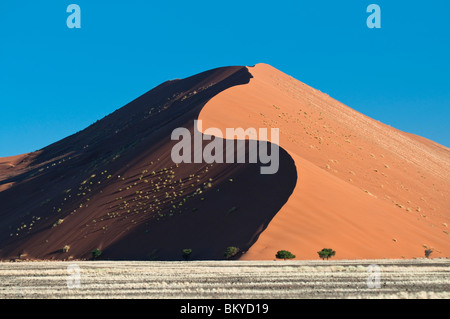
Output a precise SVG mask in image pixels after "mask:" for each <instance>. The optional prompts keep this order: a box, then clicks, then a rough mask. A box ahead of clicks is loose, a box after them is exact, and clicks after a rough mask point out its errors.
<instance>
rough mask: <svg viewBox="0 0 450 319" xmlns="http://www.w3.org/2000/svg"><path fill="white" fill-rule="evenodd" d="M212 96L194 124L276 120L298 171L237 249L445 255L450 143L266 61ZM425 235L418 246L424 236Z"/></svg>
mask: <svg viewBox="0 0 450 319" xmlns="http://www.w3.org/2000/svg"><path fill="white" fill-rule="evenodd" d="M249 70H250V73H251V74H252V75H253V78H252V79H251V80H250V83H249V84H247V85H244V86H238V87H233V88H230V89H227V90H226V91H224V92H222V93H220V94H219V95H218V96H216V97H215V98H214V99H212V100H211V101H210V102H209V103H208V104H207V105H206V106H205V107H204V108H203V109H202V112H201V113H200V117H199V119H201V120H203V128H204V129H206V128H208V127H218V128H221V129H224V128H226V127H243V128H247V127H278V128H280V146H281V147H283V148H284V149H286V151H287V152H288V153H289V154H290V155H291V156H292V157H293V159H294V160H295V165H296V167H297V173H298V180H297V185H296V187H295V190H294V192H293V194H292V196H291V197H290V198H289V200H288V202H287V203H286V204H285V205H284V206H283V208H282V209H281V210H280V212H278V214H277V215H276V216H275V218H274V219H273V220H272V221H271V223H270V224H269V226H268V228H267V229H266V230H265V231H264V232H263V233H262V234H261V236H260V237H259V239H258V240H257V242H256V243H255V244H254V245H253V246H252V247H251V249H250V250H249V251H248V252H247V253H246V254H245V255H244V256H243V257H242V258H243V259H273V257H274V255H275V254H276V252H277V251H278V250H281V249H287V250H289V251H291V252H293V253H294V254H295V255H296V256H297V258H300V259H314V258H317V251H319V250H321V249H322V248H328V247H331V248H333V249H334V250H336V251H337V255H336V258H400V257H405V258H411V257H421V256H423V254H424V249H425V247H432V248H433V249H434V251H435V252H434V256H436V257H438V256H446V257H448V256H450V240H449V239H450V238H449V235H448V232H447V231H448V228H447V226H446V225H448V223H449V218H450V196H449V195H450V194H449V186H450V183H449V181H450V176H449V172H450V150H449V149H448V148H446V147H444V146H441V145H439V144H436V143H434V142H432V141H429V140H427V139H424V138H421V137H417V136H414V135H411V134H407V133H404V132H401V131H398V130H396V129H394V128H392V127H390V126H387V125H384V124H382V123H380V122H378V121H375V120H373V119H370V118H368V117H366V116H364V115H362V114H360V113H358V112H356V111H355V110H353V109H351V108H349V107H347V106H345V105H343V104H342V103H339V102H338V101H336V100H334V99H332V98H330V97H329V96H328V95H326V94H324V93H321V92H320V91H318V90H315V89H313V88H311V87H309V86H307V85H305V84H303V83H301V82H299V81H297V80H295V79H293V78H292V77H290V76H288V75H286V74H284V73H282V72H280V71H278V70H276V69H274V68H273V67H271V66H269V65H266V64H258V65H256V66H255V67H252V68H249ZM425 245H426V246H425Z"/></svg>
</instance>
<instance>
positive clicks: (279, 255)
mask: <svg viewBox="0 0 450 319" xmlns="http://www.w3.org/2000/svg"><path fill="white" fill-rule="evenodd" d="M275 257H276V258H278V259H293V258H295V255H294V254H292V253H291V252H290V251H287V250H279V251H278V252H277V254H276V255H275Z"/></svg>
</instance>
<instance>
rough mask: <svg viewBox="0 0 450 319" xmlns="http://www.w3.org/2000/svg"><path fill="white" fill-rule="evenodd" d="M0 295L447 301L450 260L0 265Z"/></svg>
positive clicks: (449, 295)
mask: <svg viewBox="0 0 450 319" xmlns="http://www.w3.org/2000/svg"><path fill="white" fill-rule="evenodd" d="M370 265H377V266H379V270H380V273H379V274H380V276H379V278H380V281H379V283H380V285H379V286H380V287H379V288H377V287H376V286H377V282H376V278H377V275H376V273H374V272H370V268H369V266H370ZM68 266H71V267H69V268H68ZM77 269H78V270H79V276H78V274H77ZM373 269H374V270H376V268H373ZM77 279H79V281H77ZM368 282H369V283H370V284H371V286H372V287H373V286H375V287H373V288H370V287H369V285H368ZM78 283H79V287H77V284H78ZM0 298H186V299H191V298H215V299H219V298H243V299H249V298H251V299H253V298H277V299H281V298H450V259H429V260H428V259H414V260H329V261H326V260H325V261H322V260H317V261H282V260H277V261H188V262H163V261H144V262H137V261H73V262H16V263H14V262H2V263H0Z"/></svg>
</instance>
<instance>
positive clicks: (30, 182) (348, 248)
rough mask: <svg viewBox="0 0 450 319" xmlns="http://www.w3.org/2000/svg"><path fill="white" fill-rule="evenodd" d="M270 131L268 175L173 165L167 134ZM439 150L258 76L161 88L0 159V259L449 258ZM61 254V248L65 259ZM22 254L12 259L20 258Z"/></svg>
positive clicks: (224, 76)
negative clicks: (276, 164) (273, 146)
mask: <svg viewBox="0 0 450 319" xmlns="http://www.w3.org/2000/svg"><path fill="white" fill-rule="evenodd" d="M197 118H198V119H201V120H202V121H203V130H205V129H207V128H208V127H218V128H221V129H225V128H226V127H243V128H248V127H255V128H260V127H268V128H269V127H277V128H280V142H279V144H280V146H281V148H280V170H279V172H278V173H277V174H274V175H261V174H259V167H260V164H259V163H257V164H207V163H205V162H202V163H198V164H183V163H182V164H179V165H175V164H174V163H173V162H172V160H171V157H170V152H171V149H172V146H173V145H174V144H175V143H176V141H171V139H170V134H171V132H172V131H173V129H174V128H177V127H186V128H188V129H190V130H191V132H193V131H194V129H195V128H194V127H193V125H194V122H193V121H194V120H195V119H197ZM449 168H450V150H449V149H448V148H446V147H443V146H441V145H439V144H436V143H434V142H431V141H429V140H427V139H424V138H421V137H417V136H414V135H411V134H407V133H403V132H400V131H398V130H396V129H393V128H391V127H389V126H386V125H384V124H382V123H379V122H377V121H374V120H372V119H370V118H368V117H366V116H364V115H362V114H360V113H358V112H356V111H354V110H352V109H350V108H349V107H347V106H345V105H343V104H341V103H339V102H337V101H335V100H333V99H332V98H330V97H329V96H327V95H326V94H323V93H321V92H319V91H317V90H315V89H313V88H311V87H309V86H307V85H305V84H303V83H301V82H299V81H297V80H295V79H293V78H291V77H289V76H287V75H286V74H284V73H282V72H280V71H278V70H276V69H274V68H272V67H270V66H268V65H264V64H258V65H256V66H255V67H251V68H245V67H226V68H218V69H214V70H211V71H207V72H203V73H201V74H198V75H195V76H192V77H189V78H186V79H183V80H175V81H168V82H165V83H163V84H161V85H160V86H158V87H156V88H154V89H153V90H151V91H149V92H148V93H146V94H144V95H143V96H141V97H139V98H138V99H136V100H134V101H132V102H130V103H129V104H127V105H126V106H124V107H123V108H121V109H119V110H117V111H116V112H114V113H112V114H110V115H108V116H107V117H105V118H104V119H102V120H100V121H98V122H96V123H95V124H93V125H91V126H90V127H88V128H86V129H85V130H83V131H81V132H78V133H77V134H74V135H72V136H69V137H67V138H66V139H63V140H61V141H59V142H57V143H54V144H52V145H50V146H48V147H46V148H44V149H42V150H40V151H37V152H33V153H29V154H24V155H20V156H17V157H10V158H2V159H0V207H1V209H0V259H9V258H17V256H21V257H22V258H30V259H33V258H37V259H72V258H75V259H77V258H81V259H85V258H90V257H91V251H92V250H93V249H94V248H100V249H101V250H102V251H103V254H102V256H101V257H102V258H105V259H162V260H176V259H180V258H181V250H182V249H183V248H192V249H193V254H192V258H193V259H221V258H223V252H224V250H225V248H226V247H227V246H238V247H240V248H241V249H242V250H243V251H246V252H245V253H244V254H242V255H241V256H240V258H242V259H273V258H274V256H275V253H276V251H278V250H281V249H287V250H290V251H291V252H293V253H294V254H295V255H296V256H297V258H298V259H316V258H318V256H317V251H318V250H321V249H322V248H328V247H330V248H333V249H334V250H336V252H337V255H336V257H335V258H400V257H402V256H404V257H406V258H409V257H422V256H423V255H424V249H425V248H426V247H432V248H433V249H434V253H433V255H432V256H434V257H449V256H450V245H449V237H448V236H449V233H448V231H447V230H448V228H447V226H446V225H447V224H448V223H449V217H450V202H449V196H448V195H449V184H450V183H449V175H448V173H449V171H450V170H449ZM65 246H66V248H68V249H66V251H64V250H63V249H62V248H63V247H65ZM24 256H25V257H24Z"/></svg>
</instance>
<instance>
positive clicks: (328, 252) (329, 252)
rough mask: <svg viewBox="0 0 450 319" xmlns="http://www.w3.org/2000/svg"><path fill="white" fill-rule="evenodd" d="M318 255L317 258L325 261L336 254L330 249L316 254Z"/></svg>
mask: <svg viewBox="0 0 450 319" xmlns="http://www.w3.org/2000/svg"><path fill="white" fill-rule="evenodd" d="M317 253H318V254H319V257H320V258H322V259H325V258H326V259H327V260H328V258H331V257H333V256H334V255H336V252H335V251H334V250H333V249H331V248H324V249H322V250H321V251H318V252H317Z"/></svg>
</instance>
